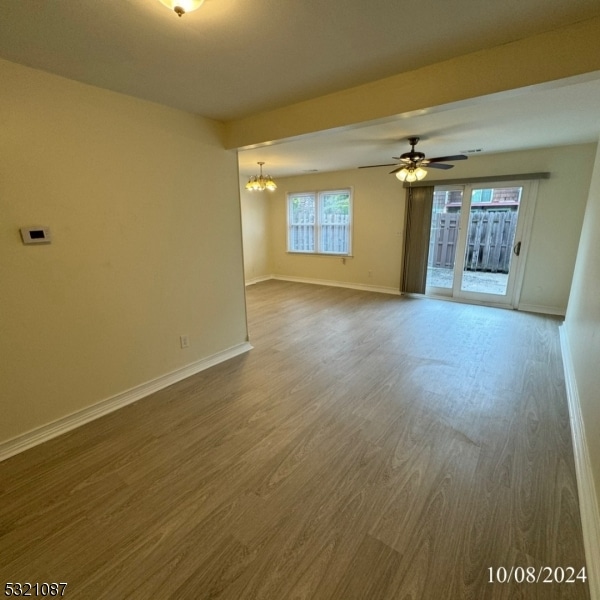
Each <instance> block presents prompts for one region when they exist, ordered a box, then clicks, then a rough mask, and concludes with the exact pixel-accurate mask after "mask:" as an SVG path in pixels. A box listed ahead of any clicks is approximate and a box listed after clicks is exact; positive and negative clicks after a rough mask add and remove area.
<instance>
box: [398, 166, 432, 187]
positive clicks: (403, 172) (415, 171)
mask: <svg viewBox="0 0 600 600" xmlns="http://www.w3.org/2000/svg"><path fill="white" fill-rule="evenodd" d="M426 176H427V171H426V170H425V169H424V168H423V167H418V166H416V165H407V166H406V167H403V168H402V169H400V170H399V171H398V172H397V173H396V177H397V178H398V179H399V180H400V181H407V182H408V183H412V182H413V181H421V179H425V177H426Z"/></svg>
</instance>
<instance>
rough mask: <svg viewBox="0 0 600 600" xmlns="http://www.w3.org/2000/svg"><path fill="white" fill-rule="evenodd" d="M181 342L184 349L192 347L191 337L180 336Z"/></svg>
mask: <svg viewBox="0 0 600 600" xmlns="http://www.w3.org/2000/svg"><path fill="white" fill-rule="evenodd" d="M179 342H180V343H181V347H182V348H189V347H190V337H189V336H188V335H180V336H179Z"/></svg>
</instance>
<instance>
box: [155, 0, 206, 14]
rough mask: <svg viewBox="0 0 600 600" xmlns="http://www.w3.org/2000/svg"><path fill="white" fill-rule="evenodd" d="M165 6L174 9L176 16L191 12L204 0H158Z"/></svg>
mask: <svg viewBox="0 0 600 600" xmlns="http://www.w3.org/2000/svg"><path fill="white" fill-rule="evenodd" d="M160 2H161V3H162V4H164V5H165V6H166V7H167V8H170V9H171V10H173V11H175V12H176V13H177V15H178V16H180V17H181V16H183V15H184V14H185V13H188V12H192V11H194V10H196V9H198V8H200V7H201V6H202V3H203V2H204V0H160Z"/></svg>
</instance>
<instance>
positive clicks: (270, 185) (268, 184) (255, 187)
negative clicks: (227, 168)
mask: <svg viewBox="0 0 600 600" xmlns="http://www.w3.org/2000/svg"><path fill="white" fill-rule="evenodd" d="M256 164H257V165H260V175H253V176H252V177H250V179H249V180H248V183H247V184H246V189H247V190H248V191H249V192H262V191H263V190H269V191H270V192H272V191H273V190H276V189H277V186H276V185H275V182H274V181H273V178H272V177H271V176H270V175H267V176H266V177H265V176H264V175H263V172H262V166H263V165H264V164H265V163H264V162H258V163H256Z"/></svg>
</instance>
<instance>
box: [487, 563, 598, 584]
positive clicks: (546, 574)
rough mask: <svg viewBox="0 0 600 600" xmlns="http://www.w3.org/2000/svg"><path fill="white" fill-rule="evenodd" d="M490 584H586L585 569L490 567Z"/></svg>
mask: <svg viewBox="0 0 600 600" xmlns="http://www.w3.org/2000/svg"><path fill="white" fill-rule="evenodd" d="M488 575H489V577H488V583H585V582H586V581H587V575H586V574H585V567H581V568H580V569H575V568H574V567H554V568H552V567H497V568H493V567H489V568H488Z"/></svg>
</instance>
